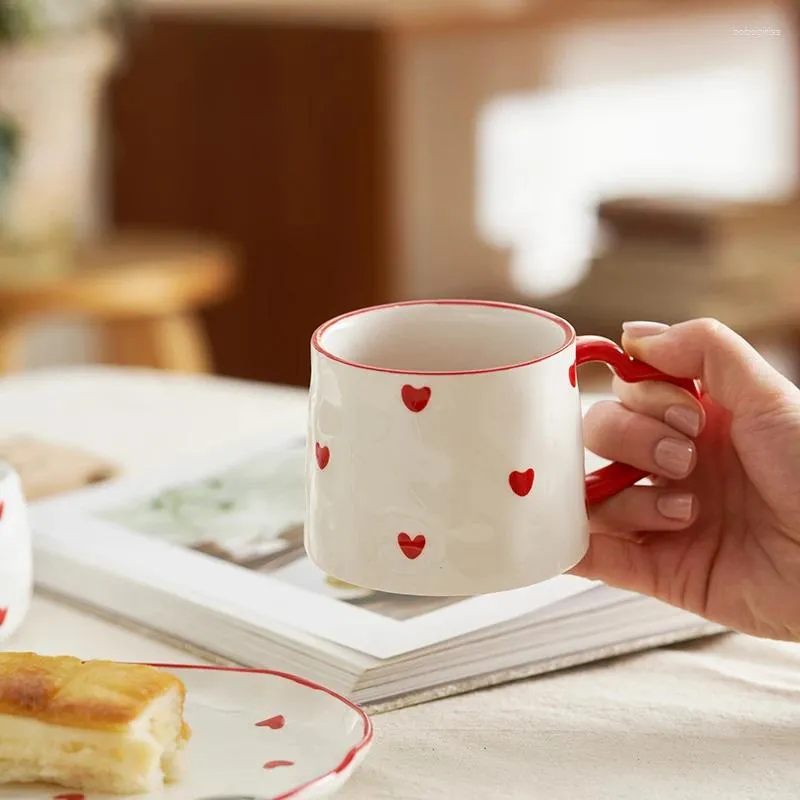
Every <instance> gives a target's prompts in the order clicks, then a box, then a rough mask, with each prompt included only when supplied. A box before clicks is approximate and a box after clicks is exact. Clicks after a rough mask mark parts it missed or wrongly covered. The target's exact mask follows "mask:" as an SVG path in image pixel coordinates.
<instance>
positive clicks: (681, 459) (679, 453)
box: [654, 438, 694, 478]
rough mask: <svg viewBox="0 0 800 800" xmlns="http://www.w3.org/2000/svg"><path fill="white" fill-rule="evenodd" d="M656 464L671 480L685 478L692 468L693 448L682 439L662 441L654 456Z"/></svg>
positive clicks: (657, 446)
mask: <svg viewBox="0 0 800 800" xmlns="http://www.w3.org/2000/svg"><path fill="white" fill-rule="evenodd" d="M654 457H655V460H656V464H658V466H659V467H661V469H662V470H663V471H664V472H666V473H667V474H668V475H669V476H670V477H672V478H685V477H686V475H688V473H689V469H690V468H691V466H692V459H693V458H694V446H693V445H692V444H691V443H690V442H687V441H685V440H683V439H670V438H665V439H662V440H661V441H660V442H659V443H658V444H657V445H656V450H655V454H654Z"/></svg>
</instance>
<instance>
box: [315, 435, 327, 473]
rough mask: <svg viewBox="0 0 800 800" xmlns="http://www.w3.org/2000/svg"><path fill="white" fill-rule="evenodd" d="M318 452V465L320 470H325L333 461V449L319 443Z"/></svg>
mask: <svg viewBox="0 0 800 800" xmlns="http://www.w3.org/2000/svg"><path fill="white" fill-rule="evenodd" d="M316 452H317V465H318V466H319V468H320V469H325V467H327V466H328V462H329V461H330V460H331V449H330V447H325V446H323V445H321V444H320V443H319V442H317V446H316Z"/></svg>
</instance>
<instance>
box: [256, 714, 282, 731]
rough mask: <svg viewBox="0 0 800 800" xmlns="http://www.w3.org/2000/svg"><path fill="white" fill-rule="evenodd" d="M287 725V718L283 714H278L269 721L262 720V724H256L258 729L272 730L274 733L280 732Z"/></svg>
mask: <svg viewBox="0 0 800 800" xmlns="http://www.w3.org/2000/svg"><path fill="white" fill-rule="evenodd" d="M285 724H286V717H284V716H283V714H277V715H276V716H274V717H270V718H269V719H262V720H261V722H256V728H272V730H273V731H279V730H280V729H281V728H282V727H283V726H284V725H285Z"/></svg>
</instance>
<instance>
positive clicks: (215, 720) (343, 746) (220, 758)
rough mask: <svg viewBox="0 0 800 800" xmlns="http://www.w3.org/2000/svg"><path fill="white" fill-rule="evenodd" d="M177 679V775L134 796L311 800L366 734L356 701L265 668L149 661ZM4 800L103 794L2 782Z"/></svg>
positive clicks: (344, 771)
mask: <svg viewBox="0 0 800 800" xmlns="http://www.w3.org/2000/svg"><path fill="white" fill-rule="evenodd" d="M156 666H158V667H159V668H161V669H166V670H168V671H169V672H171V673H173V674H174V675H176V676H177V677H179V678H180V679H181V680H182V681H183V682H184V683H185V684H186V720H187V722H188V723H189V725H190V726H191V727H192V731H193V733H192V739H191V742H190V743H189V748H188V751H187V769H186V774H185V776H184V778H183V779H182V780H181V781H180V783H177V784H174V785H171V786H168V787H167V788H166V789H164V790H162V791H159V792H156V793H154V794H147V795H136V798H137V800H284V799H288V798H291V799H292V800H311V798H320V797H329V796H330V795H332V794H335V793H336V792H337V791H338V790H339V789H340V788H341V787H342V786H343V785H344V783H345V781H346V780H347V779H348V778H349V777H350V775H351V774H352V773H353V771H354V770H355V769H356V768H357V767H358V765H359V764H360V763H361V761H362V760H363V759H364V756H365V755H366V754H367V751H368V750H369V746H370V744H371V742H372V724H371V722H370V720H369V718H368V717H367V715H366V714H365V713H364V712H363V711H361V709H359V708H358V707H356V706H355V705H353V704H352V703H350V702H349V701H348V700H345V699H344V698H343V697H340V696H339V695H337V694H336V693H335V692H332V691H330V690H328V689H325V688H323V687H321V686H317V685H316V684H312V683H310V682H308V681H305V680H303V679H302V678H298V677H295V676H293V675H287V674H284V673H278V672H270V671H268V670H242V669H227V668H224V667H189V666H177V665H161V664H159V665H156ZM0 798H3V799H4V800H11V799H12V798H13V800H54V799H55V798H58V799H59V800H110V798H111V796H110V795H101V794H97V793H90V792H87V793H85V795H84V794H82V793H80V792H74V791H68V790H64V789H57V788H54V787H52V786H43V785H40V784H37V785H36V786H25V787H23V786H19V785H16V786H3V787H0Z"/></svg>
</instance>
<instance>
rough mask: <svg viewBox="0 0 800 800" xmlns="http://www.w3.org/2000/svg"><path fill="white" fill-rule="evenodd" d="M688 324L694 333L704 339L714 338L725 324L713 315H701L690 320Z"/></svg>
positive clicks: (723, 328) (722, 329)
mask: <svg viewBox="0 0 800 800" xmlns="http://www.w3.org/2000/svg"><path fill="white" fill-rule="evenodd" d="M689 325H690V326H691V328H692V331H693V332H694V333H696V334H697V335H698V336H702V337H703V338H704V339H714V338H716V337H717V336H719V335H720V334H721V333H722V332H723V331H724V330H725V325H724V324H723V323H722V322H720V321H719V320H718V319H715V318H714V317H701V318H700V319H696V320H692V321H691V322H690V323H689Z"/></svg>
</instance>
